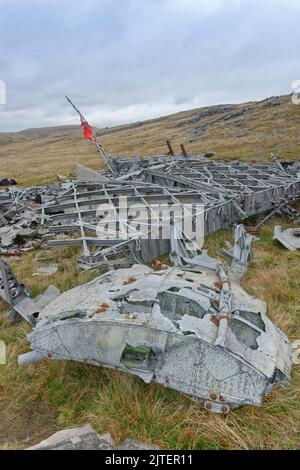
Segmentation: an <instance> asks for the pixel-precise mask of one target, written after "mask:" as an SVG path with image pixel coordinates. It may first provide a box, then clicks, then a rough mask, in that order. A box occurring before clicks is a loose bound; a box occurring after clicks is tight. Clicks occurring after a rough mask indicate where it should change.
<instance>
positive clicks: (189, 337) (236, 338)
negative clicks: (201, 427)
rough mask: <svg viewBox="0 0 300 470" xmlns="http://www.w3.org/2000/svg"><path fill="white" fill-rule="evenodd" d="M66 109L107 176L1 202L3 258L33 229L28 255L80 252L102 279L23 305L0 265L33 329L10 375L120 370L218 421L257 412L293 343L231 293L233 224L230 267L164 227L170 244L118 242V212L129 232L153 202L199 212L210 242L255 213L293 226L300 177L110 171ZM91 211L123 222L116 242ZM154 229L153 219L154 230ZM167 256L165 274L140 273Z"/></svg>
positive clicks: (252, 168)
mask: <svg viewBox="0 0 300 470" xmlns="http://www.w3.org/2000/svg"><path fill="white" fill-rule="evenodd" d="M75 109H76V111H77V112H78V113H79V114H80V118H81V126H82V127H83V129H84V134H85V137H87V138H89V139H90V140H93V141H94V142H95V143H96V146H97V150H98V151H99V153H100V154H101V156H102V157H103V158H104V160H105V162H106V165H107V169H106V170H103V171H97V172H96V171H92V170H90V169H87V168H84V167H81V166H80V165H78V166H77V180H72V181H64V182H63V183H61V182H60V183H58V184H56V185H49V186H48V187H47V188H29V189H27V190H19V189H16V188H9V189H8V190H7V191H5V192H2V193H0V209H1V207H2V224H1V226H0V238H1V237H2V241H0V246H1V243H2V248H5V249H6V248H7V247H13V248H16V247H18V246H19V243H20V237H21V239H22V237H23V238H24V236H25V235H24V230H25V233H27V232H26V230H28V229H30V230H34V231H35V232H34V233H35V235H34V236H36V237H37V241H36V242H35V243H39V244H40V243H41V242H42V243H43V244H44V245H45V246H47V247H48V248H51V247H60V246H80V247H82V249H83V253H82V256H81V257H80V258H79V260H78V264H79V267H80V268H82V269H98V268H101V269H102V268H103V267H105V268H108V269H109V271H108V272H106V273H104V274H102V275H101V276H100V277H97V278H96V279H94V280H93V281H91V282H89V283H87V284H83V285H80V286H79V287H76V288H74V289H71V290H69V291H67V292H65V293H63V294H61V295H60V294H59V293H58V292H57V290H55V289H54V288H53V287H51V288H49V289H48V290H47V291H46V292H45V295H44V296H42V297H40V298H39V299H32V298H31V295H30V293H29V292H28V290H27V289H26V288H25V287H24V286H23V285H22V284H19V283H18V281H17V279H16V278H15V277H14V275H13V273H12V272H11V270H10V268H9V266H8V264H7V263H6V262H5V261H4V260H2V261H1V258H0V267H1V271H0V295H1V297H2V298H3V299H4V300H5V301H6V302H8V303H9V304H10V305H11V307H12V317H13V318H14V317H16V316H17V315H20V316H22V317H23V318H24V319H25V320H26V321H27V322H28V323H30V324H31V325H32V327H33V330H32V332H31V333H30V334H29V335H28V340H29V342H30V344H31V349H32V351H31V352H28V353H26V354H23V355H21V356H20V357H19V363H20V364H21V365H25V364H28V363H31V362H35V361H39V360H43V359H48V360H49V359H51V360H55V359H57V360H62V359H67V360H74V361H79V362H85V363H90V364H96V365H100V366H103V367H108V368H113V369H117V370H121V371H123V372H127V373H129V374H133V375H137V376H138V377H140V378H142V379H143V380H144V381H145V382H147V383H149V382H151V381H154V382H157V383H159V384H163V385H164V386H167V387H170V388H173V389H175V390H178V391H179V392H182V393H184V394H187V395H189V396H191V397H192V398H193V399H195V400H196V401H199V402H201V403H203V404H204V406H205V408H206V409H207V410H210V411H213V412H217V413H228V412H229V411H230V410H232V409H235V408H237V407H239V406H241V405H246V404H251V405H260V404H261V401H262V398H263V397H264V396H265V395H266V394H268V393H269V392H270V390H271V389H272V387H273V386H274V385H275V384H281V385H282V386H288V385H289V381H290V374H291V366H292V360H291V354H292V352H291V345H290V342H289V340H288V339H287V337H286V336H285V335H284V334H283V333H282V332H281V331H280V330H279V329H278V328H277V327H276V326H275V325H274V324H273V323H272V322H271V321H270V320H269V319H268V317H267V315H266V305H265V304H264V303H263V302H262V301H260V300H259V299H255V298H253V297H251V296H250V295H248V294H247V293H246V292H245V291H244V290H243V289H242V287H241V286H240V282H239V281H240V279H241V277H242V276H243V274H244V273H245V272H246V269H247V264H248V261H249V258H250V253H251V242H252V237H251V236H250V235H247V234H246V232H245V229H244V226H243V225H235V231H234V238H235V244H234V246H233V247H232V250H231V251H230V252H228V251H227V252H226V251H225V252H224V251H222V254H223V255H225V256H227V257H228V258H229V259H230V260H231V265H230V266H227V265H226V264H220V262H219V261H218V260H216V259H214V258H211V257H210V256H209V255H208V254H207V253H206V252H205V251H201V250H199V248H198V247H197V245H196V244H195V242H193V241H192V240H190V239H189V238H188V237H187V236H186V234H185V233H184V232H183V231H181V232H180V230H179V228H178V226H179V225H180V223H179V222H180V220H179V221H178V220H177V221H175V220H173V219H172V217H170V220H168V222H169V223H170V225H171V232H170V237H169V239H161V238H160V237H158V238H151V236H150V235H149V236H148V237H146V238H145V237H141V236H140V232H139V231H138V230H137V229H132V230H131V231H130V232H129V236H128V238H127V239H126V240H122V239H121V240H120V236H119V233H120V231H121V230H122V228H123V224H125V222H124V219H122V217H120V212H121V209H122V207H121V204H120V201H122V197H125V196H126V198H127V199H128V201H129V203H130V204H134V205H135V206H134V207H135V213H134V214H133V215H132V216H131V219H133V221H135V218H136V214H138V212H139V207H142V206H143V207H146V208H147V211H148V212H152V211H153V210H154V209H155V207H156V205H158V204H161V203H163V204H165V205H167V206H172V204H176V205H178V206H180V207H182V208H184V207H185V206H187V205H197V204H202V206H203V207H204V209H203V217H204V219H203V220H204V226H203V231H204V235H207V234H209V233H212V232H214V231H216V230H219V229H220V228H226V227H229V226H232V225H234V224H237V223H239V222H240V221H242V220H244V219H246V218H248V217H250V216H253V215H257V214H264V213H269V215H268V216H267V218H269V217H270V216H272V214H286V215H287V216H289V217H291V218H292V217H295V216H297V215H298V213H297V211H296V210H295V209H294V208H293V207H292V205H293V204H294V202H295V201H298V200H299V194H300V174H299V167H298V166H297V165H296V164H293V163H290V164H285V165H283V164H281V163H280V162H279V161H278V160H273V162H272V163H269V164H268V163H261V164H253V165H249V164H246V163H244V162H240V161H235V162H231V163H221V162H217V161H215V160H208V158H206V157H205V156H203V155H192V156H189V155H187V154H186V152H185V154H184V155H177V156H171V157H170V156H161V157H147V158H137V157H134V158H125V157H118V158H114V159H112V158H110V157H109V156H108V155H107V154H106V152H105V150H104V148H103V147H102V145H101V144H99V143H98V142H97V139H96V137H95V135H94V133H93V131H92V128H91V127H90V126H89V125H88V123H87V121H86V120H85V119H84V117H83V116H82V115H81V113H80V112H79V111H78V110H77V108H75ZM99 204H106V205H109V206H110V208H111V209H112V211H113V213H114V214H115V215H117V216H118V217H117V218H118V224H117V225H116V228H115V231H113V232H111V233H109V235H108V236H105V237H102V238H101V237H100V236H99V233H98V232H97V224H98V223H99V217H98V209H97V208H98V206H99ZM193 214H194V213H192V216H191V217H192V220H194V217H195V214H194V215H193ZM146 219H147V218H145V221H144V220H141V218H139V220H138V223H137V224H136V226H135V227H136V228H137V226H138V225H143V223H144V224H145V225H146ZM100 220H101V217H100ZM0 222H1V220H0ZM127 223H128V220H127ZM163 224H164V221H162V220H160V219H159V222H158V229H159V230H160V229H161V228H162V226H163ZM133 226H134V225H133ZM11 231H12V233H11ZM146 233H147V231H146ZM70 234H71V236H70ZM149 234H150V232H149ZM96 235H97V236H96ZM18 237H19V238H18ZM53 237H54V238H53ZM3 239H4V243H3ZM25 246H26V244H25ZM35 246H36V245H35ZM38 246H39V245H38ZM6 253H7V252H6ZM168 253H169V254H170V258H171V261H172V262H173V265H174V266H173V267H167V266H163V265H161V263H159V262H158V263H157V264H156V265H154V268H150V267H148V266H146V265H145V263H148V262H150V261H153V260H155V259H156V258H158V257H160V256H161V255H165V254H168ZM0 255H1V251H0ZM121 266H126V267H125V268H124V267H123V269H120V267H121Z"/></svg>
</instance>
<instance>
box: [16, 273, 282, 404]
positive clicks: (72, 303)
mask: <svg viewBox="0 0 300 470" xmlns="http://www.w3.org/2000/svg"><path fill="white" fill-rule="evenodd" d="M217 281H218V278H217V276H216V273H215V272H213V271H212V272H209V271H205V270H203V272H193V271H191V270H190V269H189V270H185V269H184V268H167V269H165V270H163V271H159V272H155V271H153V270H151V269H150V268H148V267H147V266H143V265H134V266H133V267H132V268H130V269H121V270H117V271H112V272H109V273H106V274H104V275H103V276H100V277H98V278H96V279H94V280H93V281H91V282H90V283H87V284H85V285H82V286H79V287H77V288H75V289H72V290H70V291H68V292H66V293H64V294H62V295H61V296H59V297H58V298H57V299H55V300H54V301H53V302H51V303H50V304H49V305H48V306H47V307H46V308H45V309H44V310H43V311H42V312H41V313H40V316H39V320H38V323H37V325H36V327H35V328H34V330H33V331H32V333H30V334H29V336H28V339H29V341H30V342H31V348H32V350H33V351H34V353H35V355H36V359H40V358H52V359H68V360H75V361H79V362H86V363H90V364H96V365H101V366H104V367H109V368H114V369H118V370H121V371H124V372H127V373H129V374H133V375H137V376H139V377H140V378H142V379H143V380H144V381H145V382H147V383H149V382H150V381H155V382H157V383H159V384H163V385H165V386H167V387H170V388H173V389H175V390H178V391H179V392H182V393H184V394H187V395H190V396H192V397H193V398H194V399H196V400H198V401H200V402H202V403H204V406H205V408H206V409H207V410H211V411H215V412H219V413H227V412H229V411H230V409H234V408H236V407H238V406H241V405H245V404H251V405H260V404H261V400H262V397H263V396H264V395H265V394H266V393H267V392H268V391H269V390H270V389H271V388H272V386H273V385H274V384H275V383H278V382H280V383H282V384H284V385H288V383H289V379H290V369H291V349H290V343H289V341H288V339H287V338H286V337H285V335H284V334H283V333H281V332H280V331H279V330H278V329H277V328H276V327H275V326H274V325H273V323H272V322H271V321H270V320H269V319H268V317H267V316H266V314H265V305H264V303H263V302H261V301H259V300H258V299H254V298H252V297H251V296H249V295H248V294H247V293H246V292H244V291H243V289H242V288H241V287H240V285H239V284H238V283H235V282H234V281H233V282H232V283H231V290H232V303H231V305H232V312H231V316H230V319H229V322H228V330H227V335H226V342H225V344H224V345H223V346H217V345H216V344H215V342H216V339H217V338H218V331H219V323H220V312H219V310H218V305H219V302H220V298H221V292H220V290H219V289H218V288H216V282H217ZM28 354H29V355H30V354H32V353H27V354H25V355H23V356H20V363H21V364H22V363H26V362H27V358H28V357H27V356H28ZM30 357H31V356H30Z"/></svg>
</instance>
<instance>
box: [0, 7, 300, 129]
mask: <svg viewBox="0 0 300 470" xmlns="http://www.w3.org/2000/svg"><path fill="white" fill-rule="evenodd" d="M0 11H1V16H0V79H1V80H4V81H5V82H6V85H7V104H6V106H1V107H0V131H8V130H18V129H23V128H24V127H33V126H44V125H57V124H64V123H66V124H70V123H72V122H74V123H76V122H77V121H76V117H75V116H74V114H73V112H72V110H71V109H70V108H69V107H68V104H67V103H66V102H65V100H64V95H65V94H66V93H68V94H70V96H72V97H73V98H74V101H75V102H76V103H77V104H78V106H79V107H80V108H81V109H82V111H83V112H84V113H85V114H86V115H87V116H88V117H89V116H91V117H92V118H93V124H94V125H97V126H106V125H113V124H118V123H121V122H129V121H131V120H140V119H146V118H151V117H155V116H159V115H161V114H168V113H171V112H176V111H179V110H183V109H188V108H190V107H194V106H201V105H208V104H214V103H219V102H239V101H246V100H248V99H255V98H258V99H260V98H264V97H265V96H270V95H273V94H281V93H289V92H290V86H291V83H292V81H293V80H296V79H300V71H299V65H298V55H299V47H300V37H299V33H298V29H299V24H298V19H299V13H300V4H299V2H296V1H293V0H265V1H264V2H262V1H259V0H243V1H240V0H226V1H223V0H211V1H210V2H207V1H204V0H172V1H171V0H122V1H121V0H100V1H94V0H85V1H84V2H82V1H79V0H76V1H69V0H64V1H62V2H58V1H57V0H54V1H52V2H50V0H44V1H43V2H38V1H33V0H28V1H26V2H20V1H19V2H18V1H15V0H12V1H11V2H10V3H7V2H3V1H2V0H0Z"/></svg>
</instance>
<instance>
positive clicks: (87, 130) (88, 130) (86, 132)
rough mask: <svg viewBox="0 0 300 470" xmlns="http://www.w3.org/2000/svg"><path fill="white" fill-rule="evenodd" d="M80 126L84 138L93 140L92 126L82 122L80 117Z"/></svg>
mask: <svg viewBox="0 0 300 470" xmlns="http://www.w3.org/2000/svg"><path fill="white" fill-rule="evenodd" d="M80 127H82V129H83V136H84V138H85V139H89V140H93V141H94V140H95V136H94V130H93V128H92V126H90V125H89V124H88V123H87V122H84V121H83V120H82V119H81V124H80Z"/></svg>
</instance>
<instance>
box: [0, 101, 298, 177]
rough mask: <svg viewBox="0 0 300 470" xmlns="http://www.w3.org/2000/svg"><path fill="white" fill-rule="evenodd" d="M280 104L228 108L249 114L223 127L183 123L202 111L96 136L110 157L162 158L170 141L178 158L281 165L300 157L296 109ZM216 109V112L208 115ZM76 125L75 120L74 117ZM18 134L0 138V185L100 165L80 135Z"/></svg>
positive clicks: (212, 118)
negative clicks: (275, 159) (183, 154)
mask: <svg viewBox="0 0 300 470" xmlns="http://www.w3.org/2000/svg"><path fill="white" fill-rule="evenodd" d="M280 100H281V105H280V106H275V107H273V106H268V105H267V104H266V103H265V102H258V103H255V102H253V103H246V104H240V105H230V108H231V111H230V112H239V111H241V110H242V109H244V108H249V109H250V110H251V112H250V113H248V114H245V115H243V116H239V117H237V118H234V119H230V120H227V121H222V122H215V121H216V119H218V118H220V116H222V115H220V114H217V115H212V116H208V117H202V118H201V120H200V121H198V122H196V123H190V122H189V121H186V119H189V118H191V117H193V116H197V114H199V113H200V112H203V108H202V109H193V110H191V111H185V112H181V113H176V114H173V115H171V116H166V117H164V118H159V119H156V120H152V121H145V122H144V123H137V125H125V126H119V127H115V128H111V129H99V130H98V134H99V137H100V140H101V142H102V143H103V145H104V147H105V148H106V149H107V150H108V151H109V152H110V153H111V155H112V156H117V155H125V156H131V155H142V156H147V155H164V154H166V152H167V148H166V144H165V142H166V140H167V139H170V140H171V141H172V145H173V148H174V151H175V152H178V153H180V144H181V143H183V144H185V146H186V149H187V150H188V151H189V152H195V153H203V152H209V151H214V152H215V153H216V158H217V159H220V158H225V159H228V160H232V159H247V160H248V161H251V159H253V157H258V158H261V159H262V160H270V153H271V152H273V153H275V154H276V155H279V156H280V157H281V158H283V159H292V160H294V159H296V158H299V156H300V134H299V125H300V106H295V105H293V104H292V101H291V97H290V96H283V97H281V98H280ZM226 107H228V106H227V105H226ZM215 108H219V107H218V106H215V107H213V108H212V109H215ZM207 109H211V108H204V111H207ZM226 114H228V113H224V116H225V115H226ZM76 123H77V117H76V116H74V124H76ZM178 124H180V126H179V127H178ZM207 124H209V127H208V128H207V130H205V131H201V132H200V134H199V135H197V136H196V137H195V138H191V137H190V134H189V131H190V130H191V129H192V128H194V127H196V126H199V125H207ZM78 128H79V126H78ZM21 134H22V135H23V140H20V136H19V134H17V135H14V134H1V133H0V179H2V178H4V177H6V176H10V177H11V178H15V179H16V180H17V181H18V183H19V185H21V186H31V185H34V184H35V185H36V184H45V183H48V182H49V181H55V180H56V176H55V175H56V174H57V173H58V174H68V173H70V172H73V171H74V164H75V163H80V164H82V165H86V166H88V167H90V168H94V169H96V168H99V167H101V165H102V161H101V159H100V158H99V156H98V155H97V152H96V149H95V146H94V144H93V143H91V142H88V141H86V140H84V139H83V138H82V135H81V131H80V130H79V131H78V132H76V131H75V132H74V131H72V132H66V131H64V130H63V128H62V130H61V131H60V132H59V131H58V130H57V128H55V129H54V130H53V134H51V133H49V132H45V131H44V130H43V129H42V130H41V131H40V136H39V133H38V132H37V131H36V132H32V131H31V132H30V131H27V133H26V131H24V132H23V133H21ZM24 138H26V140H24Z"/></svg>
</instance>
